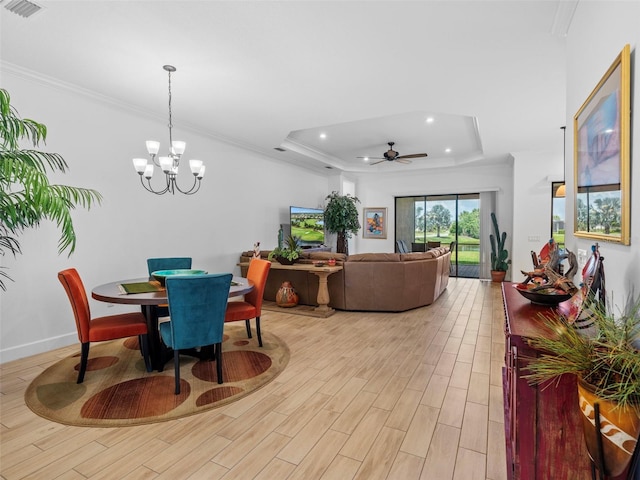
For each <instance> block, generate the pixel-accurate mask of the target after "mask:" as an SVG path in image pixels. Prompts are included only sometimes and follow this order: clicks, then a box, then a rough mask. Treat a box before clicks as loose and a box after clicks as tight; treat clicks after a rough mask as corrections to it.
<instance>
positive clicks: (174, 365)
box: [173, 350, 180, 395]
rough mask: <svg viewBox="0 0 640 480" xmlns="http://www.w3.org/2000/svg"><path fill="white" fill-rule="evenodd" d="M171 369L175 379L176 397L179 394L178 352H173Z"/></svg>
mask: <svg viewBox="0 0 640 480" xmlns="http://www.w3.org/2000/svg"><path fill="white" fill-rule="evenodd" d="M173 367H174V370H175V377H176V392H175V393H176V395H178V394H179V393H180V352H179V351H178V350H174V351H173Z"/></svg>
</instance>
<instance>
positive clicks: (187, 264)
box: [147, 257, 191, 276]
mask: <svg viewBox="0 0 640 480" xmlns="http://www.w3.org/2000/svg"><path fill="white" fill-rule="evenodd" d="M147 268H148V270H149V276H151V273H152V272H156V271H158V270H178V269H180V270H182V269H190V268H191V257H157V258H147Z"/></svg>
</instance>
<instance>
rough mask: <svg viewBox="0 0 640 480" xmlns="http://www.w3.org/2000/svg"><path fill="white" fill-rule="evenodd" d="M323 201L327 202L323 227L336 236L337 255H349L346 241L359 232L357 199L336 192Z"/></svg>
mask: <svg viewBox="0 0 640 480" xmlns="http://www.w3.org/2000/svg"><path fill="white" fill-rule="evenodd" d="M325 200H329V201H328V203H327V206H326V207H325V209H324V226H325V228H326V230H327V231H328V232H330V233H336V234H337V235H338V241H337V245H336V252H337V253H344V254H345V255H348V254H349V244H348V242H347V241H348V239H349V238H351V235H352V234H353V233H358V230H360V220H359V218H358V209H357V208H356V203H359V202H360V200H358V198H357V197H352V196H351V195H349V194H346V195H340V194H339V193H338V192H335V191H334V192H331V195H327V197H326V199H325Z"/></svg>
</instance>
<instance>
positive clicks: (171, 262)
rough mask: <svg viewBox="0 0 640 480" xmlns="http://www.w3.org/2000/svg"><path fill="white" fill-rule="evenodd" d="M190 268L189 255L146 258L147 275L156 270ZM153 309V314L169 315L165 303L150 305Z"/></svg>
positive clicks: (158, 315) (156, 315)
mask: <svg viewBox="0 0 640 480" xmlns="http://www.w3.org/2000/svg"><path fill="white" fill-rule="evenodd" d="M190 268H191V257H158V258H147V269H148V270H149V277H151V273H153V272H157V271H158V270H183V269H185V270H188V269H190ZM151 308H152V310H154V316H155V317H156V318H158V317H167V316H168V315H169V308H168V307H167V305H157V306H155V305H154V306H152V307H151Z"/></svg>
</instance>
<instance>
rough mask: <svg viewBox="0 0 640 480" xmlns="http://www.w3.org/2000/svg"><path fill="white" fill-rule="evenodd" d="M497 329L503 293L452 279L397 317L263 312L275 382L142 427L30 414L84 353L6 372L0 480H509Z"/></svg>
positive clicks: (39, 358) (20, 363)
mask: <svg viewBox="0 0 640 480" xmlns="http://www.w3.org/2000/svg"><path fill="white" fill-rule="evenodd" d="M503 319H504V314H503V307H502V299H501V293H500V287H499V285H498V284H492V283H487V282H481V281H478V280H474V279H455V278H452V279H450V282H449V286H448V288H447V290H446V292H445V293H444V294H443V295H442V296H441V297H440V298H439V299H438V300H437V301H436V303H435V304H433V305H431V306H429V307H425V308H421V309H417V310H412V311H409V312H404V313H396V314H387V313H362V312H338V313H337V314H335V315H334V316H332V317H329V318H327V319H318V318H312V317H304V316H300V315H293V314H289V313H273V312H266V311H265V312H263V317H262V323H263V329H264V330H268V331H270V332H272V333H274V334H276V335H278V336H279V337H280V338H282V339H284V340H285V341H286V343H287V344H288V345H289V347H290V349H291V360H290V362H289V365H288V366H287V368H286V369H285V371H284V372H283V373H282V374H281V375H280V376H279V377H277V378H276V379H275V380H274V381H273V382H272V383H270V384H269V385H267V386H266V387H264V388H262V389H260V390H258V391H257V392H256V393H254V394H252V395H250V396H248V397H245V398H244V399H241V400H239V401H238V402H236V403H234V404H231V405H227V406H225V407H222V408H219V409H216V410H211V411H209V412H206V413H203V414H200V415H195V416H191V417H187V418H183V419H180V420H176V421H172V422H164V423H157V424H153V425H145V426H139V427H124V428H86V427H69V426H65V425H60V424H57V423H53V422H50V421H47V420H44V419H42V418H40V417H38V416H36V415H35V414H34V413H32V412H31V410H29V409H28V408H27V407H26V406H25V404H24V399H23V395H24V391H25V389H26V387H27V385H28V384H29V382H30V381H31V380H32V379H33V378H34V377H35V376H37V375H38V374H39V373H40V372H41V371H42V370H43V369H44V368H46V367H47V366H49V365H50V364H52V363H53V362H56V361H57V360H58V359H59V358H61V357H65V356H68V355H71V354H74V353H77V351H78V350H79V346H73V347H67V348H63V349H59V350H56V351H53V352H49V353H46V354H40V355H36V356H33V357H29V358H25V359H21V360H17V361H14V362H8V363H5V364H3V365H1V366H0V368H1V377H0V379H1V396H0V407H1V412H0V419H1V422H2V424H1V430H0V435H1V441H0V450H1V458H0V460H1V464H0V475H1V477H2V478H3V479H7V480H13V479H18V478H29V479H32V478H33V479H47V480H49V479H54V478H55V479H83V478H91V479H100V478H107V479H125V478H126V479H164V478H166V479H172V480H175V479H186V478H189V479H207V480H212V479H220V478H224V479H231V478H234V479H242V480H248V479H265V480H280V479H288V480H295V479H303V480H313V479H336V480H348V479H366V480H372V479H398V480H411V479H433V480H446V479H464V480H471V479H483V480H484V479H491V480H500V479H504V478H506V467H505V441H504V425H503V402H502V387H501V367H502V365H503V354H504V336H503V321H504V320H503ZM69 321H70V322H72V321H73V320H72V319H71V318H70V319H69ZM168 370H169V371H168V372H166V373H167V374H168V375H172V372H171V369H168ZM88 375H91V372H88Z"/></svg>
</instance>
